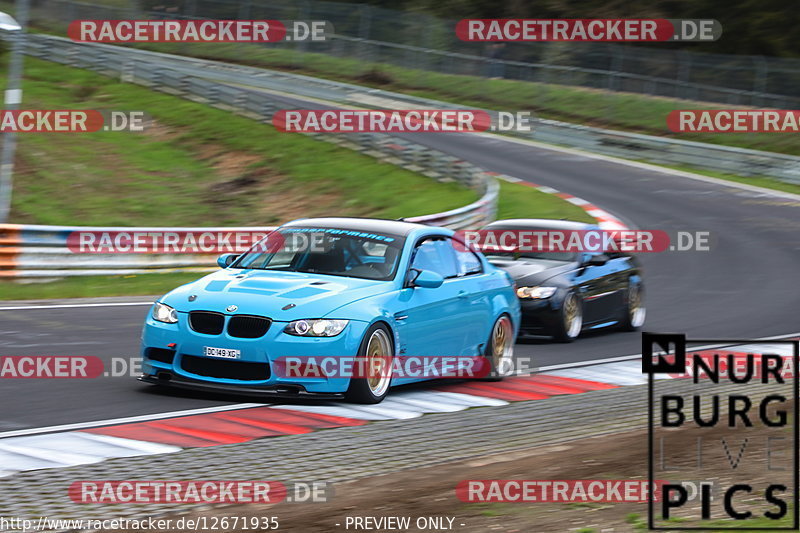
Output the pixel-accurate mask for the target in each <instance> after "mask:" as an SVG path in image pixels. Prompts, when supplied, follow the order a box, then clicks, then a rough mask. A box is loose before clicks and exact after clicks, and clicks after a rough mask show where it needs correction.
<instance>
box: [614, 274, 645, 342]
mask: <svg viewBox="0 0 800 533" xmlns="http://www.w3.org/2000/svg"><path fill="white" fill-rule="evenodd" d="M646 315H647V309H646V308H645V305H644V287H642V284H641V283H636V282H633V281H631V282H630V284H629V285H628V295H627V298H626V303H625V316H623V317H622V320H621V321H620V328H621V329H623V330H625V331H636V330H637V329H639V328H641V327H642V325H644V319H645V316H646Z"/></svg>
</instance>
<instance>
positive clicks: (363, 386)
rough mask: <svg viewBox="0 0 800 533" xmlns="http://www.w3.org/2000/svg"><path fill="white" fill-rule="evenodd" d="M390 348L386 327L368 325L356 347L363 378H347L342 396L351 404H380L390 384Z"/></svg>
mask: <svg viewBox="0 0 800 533" xmlns="http://www.w3.org/2000/svg"><path fill="white" fill-rule="evenodd" d="M393 357H394V348H393V346H392V336H391V334H390V333H389V329H388V328H387V327H386V326H384V325H383V324H375V325H373V326H371V327H370V328H369V329H368V330H367V332H366V333H365V334H364V339H363V340H362V341H361V346H359V348H358V358H359V359H361V360H362V361H361V363H362V364H361V366H360V367H361V368H363V369H364V372H366V375H365V376H364V377H352V378H350V386H349V387H348V388H347V392H346V393H345V398H346V399H347V400H348V401H350V402H354V403H366V404H369V403H380V402H382V401H383V399H384V398H385V397H386V393H387V392H389V386H390V385H391V384H392V359H393Z"/></svg>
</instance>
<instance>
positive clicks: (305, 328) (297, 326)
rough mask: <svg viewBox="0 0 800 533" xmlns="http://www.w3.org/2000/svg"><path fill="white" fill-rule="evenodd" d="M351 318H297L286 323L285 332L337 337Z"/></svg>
mask: <svg viewBox="0 0 800 533" xmlns="http://www.w3.org/2000/svg"><path fill="white" fill-rule="evenodd" d="M348 322H349V320H331V319H327V318H319V319H304V320H295V321H293V322H289V323H288V324H286V327H285V328H283V332H284V333H288V334H289V335H295V336H297V337H335V336H336V335H338V334H339V333H341V332H342V331H343V330H344V327H345V326H346V325H347V323H348Z"/></svg>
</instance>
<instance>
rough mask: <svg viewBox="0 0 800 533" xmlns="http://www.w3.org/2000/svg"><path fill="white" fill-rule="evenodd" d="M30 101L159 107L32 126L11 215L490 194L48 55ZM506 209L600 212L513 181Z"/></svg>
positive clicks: (119, 281)
mask: <svg viewBox="0 0 800 533" xmlns="http://www.w3.org/2000/svg"><path fill="white" fill-rule="evenodd" d="M24 89H25V107H27V108H32V109H36V108H40V109H58V108H63V109H67V108H82V109H106V110H111V109H115V110H146V112H147V113H148V115H149V116H150V117H151V118H152V119H154V121H155V122H154V124H153V126H154V127H153V128H151V130H150V131H149V132H145V133H120V132H116V133H112V132H97V133H91V134H87V133H80V134H77V133H76V134H63V133H62V134H27V135H20V136H19V149H18V152H17V153H18V161H17V171H16V174H15V189H14V194H15V195H14V203H13V209H12V221H13V222H15V223H38V224H85V225H120V226H135V225H156V226H191V225H198V226H210V225H239V224H241V225H249V226H252V225H269V224H275V223H279V222H283V221H285V220H287V219H290V218H296V217H298V216H313V215H318V214H332V213H335V214H340V215H369V216H376V217H384V218H397V217H400V216H412V215H420V214H427V213H432V212H437V211H443V210H446V209H450V208H455V207H460V206H462V205H466V204H467V203H469V202H471V201H474V200H475V199H476V198H477V195H476V194H475V193H474V192H473V191H469V190H466V189H464V188H463V187H460V186H458V185H456V184H452V183H450V184H448V183H437V182H435V181H433V180H431V179H429V178H426V177H424V176H420V175H417V174H414V173H411V172H407V171H405V170H402V169H398V168H397V167H394V166H393V165H388V164H383V163H379V162H376V161H375V160H373V159H371V158H369V157H366V156H362V155H360V154H357V153H355V152H352V151H350V150H347V149H344V148H339V147H336V146H333V145H330V144H327V143H324V142H320V141H315V140H313V139H309V138H306V137H304V136H301V135H287V134H282V133H278V132H276V131H275V130H274V129H273V128H272V127H271V126H268V125H264V124H259V123H257V122H255V121H253V120H250V119H247V118H242V117H237V116H234V115H232V114H230V113H228V112H225V111H220V110H217V109H213V108H209V107H207V106H205V105H201V104H196V103H193V102H188V101H186V100H182V99H179V98H177V97H172V96H169V95H163V94H160V93H155V92H152V91H149V90H147V89H144V88H141V87H137V86H134V85H130V84H123V83H119V82H116V81H113V80H110V79H108V78H105V77H102V76H99V75H97V74H94V73H91V72H88V71H84V70H80V69H72V68H68V67H63V66H60V65H56V64H51V63H48V62H43V61H38V60H28V61H27V62H26V79H25V86H24ZM500 187H501V194H500V201H499V206H498V215H499V216H500V217H501V218H512V217H544V218H569V219H573V220H584V221H590V220H591V218H590V217H589V216H588V215H587V214H586V213H585V212H584V211H583V210H582V209H580V208H578V207H576V206H574V205H572V204H570V203H568V202H565V201H563V200H562V199H560V198H558V197H556V196H553V195H548V194H544V193H541V192H539V191H537V190H535V189H531V188H529V187H524V186H521V185H517V184H513V183H507V182H501V183H500ZM197 277H199V276H198V274H196V273H170V274H146V275H137V276H86V277H75V278H66V279H59V280H55V281H42V282H38V281H37V282H20V281H2V282H0V299H3V300H15V299H39V298H69V297H93V296H121V295H138V294H160V293H163V292H166V291H167V290H169V289H171V288H173V287H175V286H177V285H180V284H181V283H185V282H188V281H191V280H192V279H196V278H197Z"/></svg>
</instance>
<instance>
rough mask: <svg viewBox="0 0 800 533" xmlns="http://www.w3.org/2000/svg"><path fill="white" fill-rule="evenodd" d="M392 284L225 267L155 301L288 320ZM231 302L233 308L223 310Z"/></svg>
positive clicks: (183, 307)
mask: <svg viewBox="0 0 800 533" xmlns="http://www.w3.org/2000/svg"><path fill="white" fill-rule="evenodd" d="M392 286H393V284H392V282H387V281H374V280H367V279H358V278H347V277H340V276H325V275H319V274H305V273H301V272H280V271H267V270H239V269H225V270H220V271H219V272H215V273H213V274H210V275H208V276H206V277H204V278H200V279H199V280H197V281H195V282H192V283H189V284H187V285H183V286H181V287H178V288H177V289H175V290H173V291H172V292H170V293H168V294H167V295H166V296H164V297H163V298H161V300H160V301H162V302H164V303H165V304H167V305H170V306H172V307H174V308H175V309H176V310H177V311H178V312H183V313H186V312H189V311H199V310H203V311H216V312H219V313H228V314H231V313H235V314H245V315H261V316H267V317H269V318H271V319H273V320H277V321H291V320H298V319H301V318H322V317H325V316H326V315H327V314H328V313H330V312H332V311H334V310H335V309H338V308H339V307H341V306H343V305H345V304H348V303H350V302H354V301H356V300H361V299H363V298H366V297H369V296H374V295H376V294H381V293H385V292H388V291H390V290H392ZM192 296H194V297H195V298H193V299H192V301H190V298H191V297H192ZM291 304H294V305H293V306H292V305H291ZM231 305H235V306H236V307H237V309H236V310H235V311H227V308H228V307H229V306H231ZM330 318H348V317H338V316H331V317H330Z"/></svg>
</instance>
